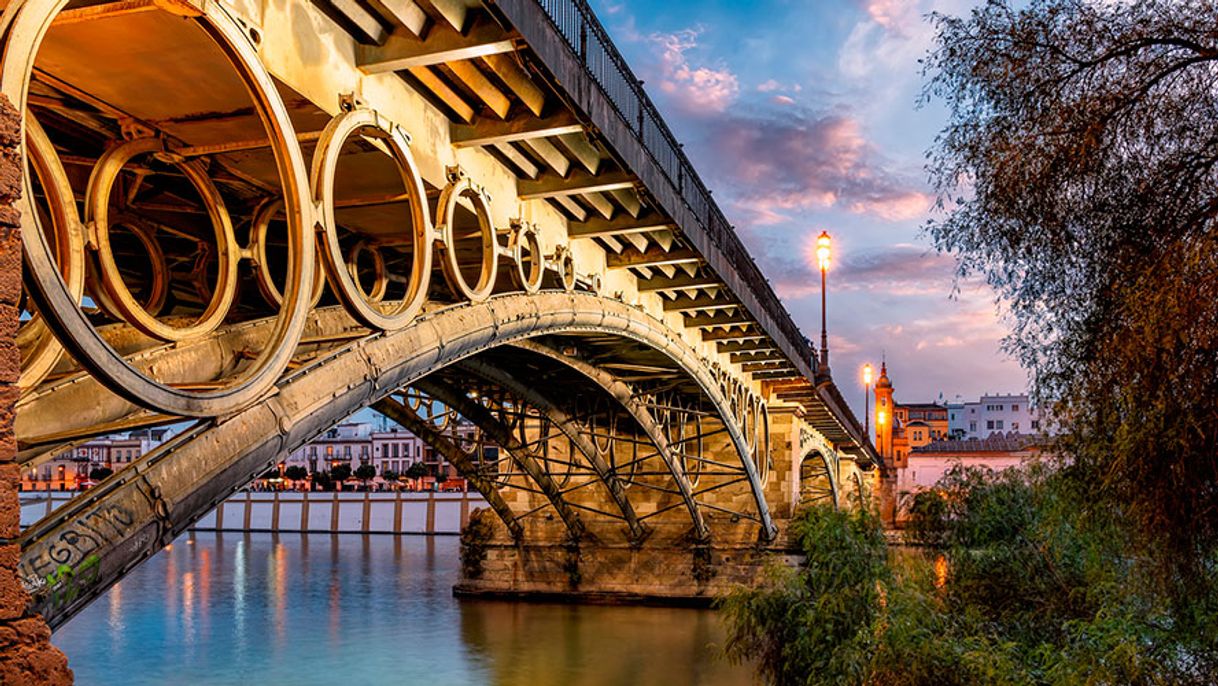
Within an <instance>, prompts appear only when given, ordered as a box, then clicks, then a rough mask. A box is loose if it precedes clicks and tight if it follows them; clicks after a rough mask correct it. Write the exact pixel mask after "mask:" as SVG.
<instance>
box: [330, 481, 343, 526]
mask: <svg viewBox="0 0 1218 686" xmlns="http://www.w3.org/2000/svg"><path fill="white" fill-rule="evenodd" d="M339 488H342V487H341V486H339ZM339 493H340V491H334V502H333V503H331V504H330V533H332V534H336V533H338V504H339V503H341V502H342V500H340V499H339V497H338V494H339Z"/></svg>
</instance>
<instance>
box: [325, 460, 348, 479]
mask: <svg viewBox="0 0 1218 686" xmlns="http://www.w3.org/2000/svg"><path fill="white" fill-rule="evenodd" d="M330 478H331V479H333V480H334V482H335V483H342V482H344V481H346V480H347V479H350V478H351V465H349V464H347V463H345V462H344V463H342V464H337V465H334V467H332V468H331V469H330Z"/></svg>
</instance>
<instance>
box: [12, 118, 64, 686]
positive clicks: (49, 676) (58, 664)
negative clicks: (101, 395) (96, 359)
mask: <svg viewBox="0 0 1218 686" xmlns="http://www.w3.org/2000/svg"><path fill="white" fill-rule="evenodd" d="M20 131H21V129H20V124H19V121H18V117H17V112H16V111H15V110H14V109H13V107H12V105H11V104H9V101H8V99H7V98H4V97H3V96H0V684H8V685H11V686H24V685H25V684H53V685H58V684H70V683H72V670H70V669H68V660H67V658H66V657H65V656H64V654H63V653H61V652H59V649H58V648H56V647H55V646H53V645H51V630H50V629H49V628H48V627H47V624H46V622H45V621H43V619H42V617H41V616H40V615H38V614H35V613H32V612H30V611H29V607H30V598H29V594H27V593H26V591H25V588H24V587H23V586H22V583H21V578H20V575H19V574H18V572H17V565H18V563H19V562H20V559H21V546H20V544H18V543H16V542H15V540H14V539H16V538H17V536H18V535H19V534H20V533H21V528H20V527H21V502H20V500H19V499H18V495H17V486H18V483H19V482H20V481H21V476H20V470H19V468H18V466H17V464H15V460H16V458H17V439H16V436H15V434H14V433H13V417H14V415H15V413H16V409H15V405H16V403H17V396H18V392H17V387H16V384H17V379H18V377H19V376H20V375H21V352H20V351H19V350H18V348H17V342H16V338H17V326H18V324H17V319H18V309H17V305H18V301H19V300H20V298H21V217H20V215H19V214H18V212H17V210H16V209H15V208H14V207H13V200H14V198H15V197H16V196H17V195H18V194H20V192H21V183H20V180H21V167H20V166H19V164H18V161H19V160H20V159H21V158H20V153H19V151H18V147H19V140H20V139H19V135H20Z"/></svg>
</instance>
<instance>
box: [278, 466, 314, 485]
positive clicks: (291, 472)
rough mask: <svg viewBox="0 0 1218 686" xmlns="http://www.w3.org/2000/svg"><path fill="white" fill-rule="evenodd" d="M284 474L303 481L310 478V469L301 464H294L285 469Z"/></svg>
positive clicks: (294, 479) (293, 479)
mask: <svg viewBox="0 0 1218 686" xmlns="http://www.w3.org/2000/svg"><path fill="white" fill-rule="evenodd" d="M283 475H284V476H285V477H287V478H289V479H291V480H292V481H303V480H305V479H307V478H309V470H307V469H305V468H304V467H301V466H300V465H297V464H294V465H292V466H291V467H288V468H287V469H285V470H283Z"/></svg>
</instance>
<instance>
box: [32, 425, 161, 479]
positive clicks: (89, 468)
mask: <svg viewBox="0 0 1218 686" xmlns="http://www.w3.org/2000/svg"><path fill="white" fill-rule="evenodd" d="M172 435H173V430H172V429H168V428H154V429H139V430H136V431H130V432H127V433H125V434H115V435H113V436H105V437H102V438H93V439H90V440H88V441H86V442H84V443H79V444H76V445H72V446H69V447H67V448H64V449H62V450H60V451H58V452H55V453H52V454H51V455H50V456H49V458H48V459H45V460H35V464H34V465H33V466H32V467H30V468H29V469H26V470H25V471H24V473H23V474H22V476H21V488H22V490H26V491H74V490H77V489H79V488H82V487H84V486H87V485H89V484H90V483H91V480H90V479H89V475H90V474H91V473H92V472H93V470H95V469H99V468H105V469H110V470H113V471H117V470H118V469H120V468H121V467H123V466H126V465H128V464H130V463H132V462H134V461H135V460H138V459H139V458H140V457H142V456H143V455H144V454H145V453H147V452H148V451H150V450H152V449H153V448H155V447H156V446H158V445H160V444H161V443H164V442H165V441H166V440H168V439H169V438H170V437H171V436H172Z"/></svg>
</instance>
